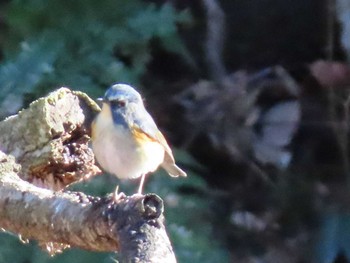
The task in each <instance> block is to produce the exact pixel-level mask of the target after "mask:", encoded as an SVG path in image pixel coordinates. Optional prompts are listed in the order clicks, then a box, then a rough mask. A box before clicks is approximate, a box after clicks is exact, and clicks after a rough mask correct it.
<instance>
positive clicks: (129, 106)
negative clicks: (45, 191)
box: [91, 83, 187, 194]
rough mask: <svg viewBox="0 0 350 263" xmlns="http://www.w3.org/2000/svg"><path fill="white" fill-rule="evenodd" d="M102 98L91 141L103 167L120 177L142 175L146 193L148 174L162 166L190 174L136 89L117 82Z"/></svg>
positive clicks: (178, 173) (174, 172) (173, 173)
mask: <svg viewBox="0 0 350 263" xmlns="http://www.w3.org/2000/svg"><path fill="white" fill-rule="evenodd" d="M101 101H102V109H101V111H100V113H98V114H97V116H96V117H95V119H94V121H93V122H92V127H91V129H92V136H91V141H92V150H93V152H94V155H95V157H96V160H97V162H98V163H99V164H100V166H101V168H102V169H103V170H105V171H106V172H108V173H111V174H113V175H115V176H116V177H118V178H119V179H136V178H139V177H141V180H140V184H139V188H138V194H142V188H143V184H144V181H145V176H146V175H147V174H148V173H151V172H154V171H156V170H157V169H158V167H159V166H161V167H162V168H164V169H165V171H166V172H167V173H168V174H169V175H170V176H172V177H178V176H182V177H186V176H187V174H186V172H184V171H183V170H182V169H181V168H180V167H178V166H177V165H176V164H175V159H174V156H173V153H172V150H171V148H170V147H169V145H168V143H167V141H166V139H165V137H164V135H163V134H162V133H161V131H160V130H159V129H158V127H157V125H156V123H155V121H154V120H153V118H152V116H151V115H150V114H149V113H148V112H147V110H146V108H145V106H144V103H143V99H142V97H141V95H140V93H139V92H138V91H137V90H136V89H134V88H133V87H131V86H130V85H128V84H124V83H117V84H114V85H112V86H111V87H110V88H108V89H107V91H106V93H105V94H104V97H103V98H102V99H101ZM117 189H118V188H117ZM116 191H118V190H116Z"/></svg>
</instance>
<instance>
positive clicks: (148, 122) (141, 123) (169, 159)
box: [133, 112, 186, 177]
mask: <svg viewBox="0 0 350 263" xmlns="http://www.w3.org/2000/svg"><path fill="white" fill-rule="evenodd" d="M134 120H135V122H134V124H133V130H134V131H135V132H136V133H137V134H138V136H140V135H141V134H144V135H146V136H147V137H148V138H149V139H151V140H153V141H156V142H158V143H160V144H161V145H162V146H163V147H164V150H165V155H164V161H163V163H162V164H161V165H162V167H163V168H164V169H165V170H166V171H167V172H168V173H169V175H171V176H174V177H177V176H186V173H185V172H184V171H182V170H181V169H180V168H179V167H178V166H177V165H176V164H175V159H174V156H173V153H172V151H171V149H170V147H169V145H168V143H167V141H166V139H165V138H164V136H163V134H162V133H161V132H160V131H159V129H158V127H157V125H156V124H155V122H154V120H153V118H152V117H151V115H149V114H148V112H146V113H145V114H144V116H143V117H142V118H134ZM142 136H143V135H142Z"/></svg>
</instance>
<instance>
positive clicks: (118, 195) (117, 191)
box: [113, 185, 125, 201]
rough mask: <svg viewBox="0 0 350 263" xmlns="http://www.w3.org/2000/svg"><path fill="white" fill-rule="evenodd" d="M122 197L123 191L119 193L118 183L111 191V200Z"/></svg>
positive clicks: (123, 195)
mask: <svg viewBox="0 0 350 263" xmlns="http://www.w3.org/2000/svg"><path fill="white" fill-rule="evenodd" d="M124 197H125V194H124V193H123V192H120V193H119V185H117V187H116V188H115V190H114V192H113V200H114V201H118V200H119V199H122V198H124Z"/></svg>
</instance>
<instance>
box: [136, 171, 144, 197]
mask: <svg viewBox="0 0 350 263" xmlns="http://www.w3.org/2000/svg"><path fill="white" fill-rule="evenodd" d="M145 177H146V174H142V175H141V180H140V185H139V190H138V191H137V193H138V194H140V195H141V194H142V187H143V183H144V182H145Z"/></svg>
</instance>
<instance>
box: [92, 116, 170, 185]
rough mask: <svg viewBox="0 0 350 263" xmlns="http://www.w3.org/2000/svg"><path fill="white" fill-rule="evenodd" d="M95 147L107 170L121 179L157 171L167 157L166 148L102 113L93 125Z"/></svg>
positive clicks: (97, 157)
mask: <svg viewBox="0 0 350 263" xmlns="http://www.w3.org/2000/svg"><path fill="white" fill-rule="evenodd" d="M92 129H93V136H92V148H93V151H94V154H95V156H96V159H97V161H98V162H99V164H100V165H101V166H102V168H103V169H104V170H106V171H107V172H110V173H113V174H115V175H116V176H117V177H119V178H121V179H132V178H137V177H139V176H141V175H142V174H146V173H148V172H153V171H154V170H156V169H157V168H158V166H159V165H160V164H161V163H162V162H163V160H164V148H163V146H161V145H160V144H159V143H158V142H156V141H152V140H150V139H149V138H148V137H147V136H143V135H142V134H137V136H136V135H135V133H131V131H130V129H129V128H128V127H125V126H123V125H118V124H114V123H113V121H112V119H111V118H110V119H109V120H108V118H107V119H106V118H104V116H103V115H99V116H98V117H97V118H96V120H95V122H94V124H93V127H92Z"/></svg>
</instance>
